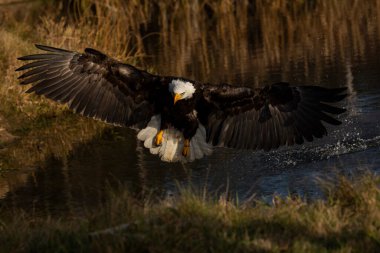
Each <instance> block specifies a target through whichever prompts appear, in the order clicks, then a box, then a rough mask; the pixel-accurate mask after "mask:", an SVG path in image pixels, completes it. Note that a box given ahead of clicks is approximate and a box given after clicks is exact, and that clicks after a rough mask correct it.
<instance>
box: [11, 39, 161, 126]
mask: <svg viewBox="0 0 380 253" xmlns="http://www.w3.org/2000/svg"><path fill="white" fill-rule="evenodd" d="M36 47H37V48H38V49H41V50H43V51H46V52H48V53H42V54H34V55H28V56H23V57H20V58H18V59H19V60H22V61H32V62H30V63H27V64H25V65H23V66H22V67H20V68H18V69H17V71H26V72H25V73H23V74H22V75H21V76H20V77H19V79H21V80H22V81H21V84H22V85H26V84H30V83H32V84H33V85H32V87H31V88H29V90H27V92H28V93H32V92H34V93H36V94H38V95H44V96H46V97H48V98H50V99H52V100H55V101H57V102H60V103H65V104H68V106H69V107H70V108H71V109H73V110H74V111H75V112H77V113H80V114H82V115H85V116H88V117H94V118H97V119H100V120H102V121H105V122H108V123H112V124H116V125H121V126H132V125H136V124H139V123H141V124H145V123H146V122H147V121H148V120H149V119H150V117H151V116H152V115H153V111H154V108H153V107H154V104H152V103H151V102H149V101H147V99H148V98H149V96H150V93H151V92H152V91H153V90H154V80H155V79H156V77H155V76H153V75H150V74H149V73H147V72H145V71H141V70H138V69H137V68H135V67H133V66H131V65H128V64H123V63H121V62H118V61H116V60H114V59H112V58H110V57H108V56H107V55H105V54H103V53H101V52H99V51H97V50H95V49H91V48H86V49H85V52H84V53H83V54H80V53H77V52H72V51H68V50H64V49H58V48H53V47H48V46H42V45H36Z"/></svg>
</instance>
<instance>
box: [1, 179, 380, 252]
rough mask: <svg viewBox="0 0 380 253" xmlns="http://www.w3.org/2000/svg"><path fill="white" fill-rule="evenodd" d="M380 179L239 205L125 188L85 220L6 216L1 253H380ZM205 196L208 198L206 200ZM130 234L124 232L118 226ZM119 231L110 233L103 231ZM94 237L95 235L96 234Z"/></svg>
mask: <svg viewBox="0 0 380 253" xmlns="http://www.w3.org/2000/svg"><path fill="white" fill-rule="evenodd" d="M379 182H380V178H378V177H373V176H372V177H371V176H364V177H363V178H361V179H360V180H357V181H356V182H355V183H353V182H351V181H349V180H347V179H346V178H344V177H341V178H340V179H339V180H338V182H337V186H335V187H333V188H332V187H331V185H330V186H328V187H325V188H326V194H327V195H326V196H327V200H324V201H322V200H317V201H315V202H312V203H306V202H305V201H303V200H301V199H299V198H290V197H289V198H286V199H279V198H274V199H273V204H272V205H268V204H265V203H262V202H257V201H253V202H252V201H251V202H249V203H240V204H239V203H237V202H236V201H234V200H227V199H225V198H223V197H220V198H215V196H208V194H195V193H194V191H192V190H189V189H182V190H180V193H179V194H178V196H175V197H172V198H170V199H164V200H138V199H136V198H134V197H131V196H130V195H129V193H128V191H126V190H124V189H123V188H120V189H119V190H118V191H114V192H111V193H110V194H109V198H108V200H107V202H106V203H105V204H104V205H103V206H101V207H100V208H98V209H97V210H94V211H93V212H90V213H87V214H85V215H84V216H82V217H80V218H78V217H76V218H71V217H69V218H68V217H61V218H59V217H54V218H53V217H34V216H32V215H29V214H28V213H27V212H24V211H19V210H13V211H12V212H10V211H9V210H8V211H6V210H4V211H0V245H1V247H0V249H1V250H2V251H3V252H284V251H286V252H378V250H380V211H379V210H380V189H379ZM205 196H207V197H205ZM120 225H123V226H124V227H122V228H120V229H118V226H120ZM108 228H113V231H112V232H110V231H109V230H108V231H107V232H105V231H104V230H105V229H108ZM94 232H96V233H94Z"/></svg>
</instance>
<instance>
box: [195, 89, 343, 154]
mask: <svg viewBox="0 0 380 253" xmlns="http://www.w3.org/2000/svg"><path fill="white" fill-rule="evenodd" d="M344 91H345V88H337V89H326V88H322V87H318V86H299V87H291V86H289V84H287V83H277V84H273V85H270V86H266V87H265V88H263V89H251V88H247V87H234V86H230V85H221V86H207V85H205V86H204V88H203V94H202V98H201V99H200V100H199V102H198V103H197V107H198V110H197V111H198V117H199V119H200V121H201V123H202V124H204V125H205V126H206V129H207V138H208V141H209V142H211V143H212V144H213V145H217V146H225V147H233V148H242V149H257V150H259V149H264V150H269V149H272V148H278V147H279V146H282V145H293V144H295V143H297V144H301V143H303V142H304V139H306V140H307V141H312V140H313V138H314V137H317V138H321V137H322V136H324V135H327V131H326V128H325V126H324V125H323V124H322V121H324V122H327V123H329V124H332V125H339V124H340V123H341V122H340V121H338V120H336V119H335V118H334V117H333V116H332V115H334V114H335V115H337V114H341V113H343V112H344V111H345V109H341V108H338V107H335V106H332V105H331V103H335V102H338V101H340V100H342V99H343V98H344V97H346V94H342V93H343V92H344Z"/></svg>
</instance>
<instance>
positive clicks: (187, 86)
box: [169, 79, 195, 104]
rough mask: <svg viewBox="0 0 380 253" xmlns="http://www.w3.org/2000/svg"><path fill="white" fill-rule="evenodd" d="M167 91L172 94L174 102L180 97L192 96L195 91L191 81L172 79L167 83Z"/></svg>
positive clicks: (187, 97)
mask: <svg viewBox="0 0 380 253" xmlns="http://www.w3.org/2000/svg"><path fill="white" fill-rule="evenodd" d="M169 92H170V93H171V94H172V95H173V98H174V104H175V103H177V101H179V100H181V99H189V98H192V97H193V94H194V92H195V87H194V85H193V84H192V83H191V82H187V81H183V80H180V79H174V80H172V81H171V83H170V84H169Z"/></svg>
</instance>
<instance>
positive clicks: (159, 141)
mask: <svg viewBox="0 0 380 253" xmlns="http://www.w3.org/2000/svg"><path fill="white" fill-rule="evenodd" d="M163 135H164V130H160V131H159V132H158V133H157V134H156V145H157V146H159V145H161V143H162V136H163Z"/></svg>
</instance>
